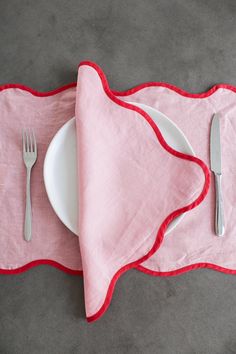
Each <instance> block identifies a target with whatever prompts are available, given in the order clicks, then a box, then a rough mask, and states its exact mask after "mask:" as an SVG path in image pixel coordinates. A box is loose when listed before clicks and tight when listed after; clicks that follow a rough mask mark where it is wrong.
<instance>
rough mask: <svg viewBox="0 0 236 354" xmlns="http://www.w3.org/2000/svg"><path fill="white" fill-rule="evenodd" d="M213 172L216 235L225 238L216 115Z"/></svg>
mask: <svg viewBox="0 0 236 354" xmlns="http://www.w3.org/2000/svg"><path fill="white" fill-rule="evenodd" d="M210 141H211V142H210V160H211V171H212V172H213V173H214V175H215V203H216V205H215V233H216V235H217V236H223V235H224V232H225V224H224V208H223V198H222V188H221V178H222V170H221V144H220V115H219V113H216V114H215V115H214V116H213V118H212V122H211V139H210Z"/></svg>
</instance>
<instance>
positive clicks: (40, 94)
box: [0, 82, 76, 97]
mask: <svg viewBox="0 0 236 354" xmlns="http://www.w3.org/2000/svg"><path fill="white" fill-rule="evenodd" d="M73 87H76V82H72V83H70V84H67V85H64V86H61V87H58V88H57V89H55V90H51V91H47V92H40V91H37V90H34V89H32V88H31V87H28V86H25V85H21V84H6V85H0V91H3V90H9V89H20V90H23V91H27V92H29V93H31V94H32V95H34V96H37V97H48V96H53V95H56V94H57V93H60V92H63V91H65V90H68V89H70V88H73Z"/></svg>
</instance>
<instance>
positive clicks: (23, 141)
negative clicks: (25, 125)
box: [22, 129, 26, 152]
mask: <svg viewBox="0 0 236 354" xmlns="http://www.w3.org/2000/svg"><path fill="white" fill-rule="evenodd" d="M22 144H23V151H24V152H26V149H25V130H24V129H23V130H22Z"/></svg>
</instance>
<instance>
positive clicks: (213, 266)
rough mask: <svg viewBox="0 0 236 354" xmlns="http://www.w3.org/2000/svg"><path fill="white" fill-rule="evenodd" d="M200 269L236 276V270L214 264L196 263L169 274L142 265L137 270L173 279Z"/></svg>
mask: <svg viewBox="0 0 236 354" xmlns="http://www.w3.org/2000/svg"><path fill="white" fill-rule="evenodd" d="M199 268H209V269H213V270H217V271H218V272H222V273H226V274H236V270H233V269H228V268H224V267H221V266H218V265H216V264H212V263H195V264H191V265H188V266H185V267H182V268H179V269H176V270H171V271H169V272H157V271H155V270H150V269H148V268H146V267H144V266H142V265H139V266H138V267H137V268H136V269H138V270H140V271H141V272H143V273H146V274H148V275H152V276H155V277H171V276H176V275H180V274H183V273H186V272H189V271H191V270H194V269H199Z"/></svg>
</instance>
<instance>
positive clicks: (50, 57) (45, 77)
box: [0, 0, 236, 354]
mask: <svg viewBox="0 0 236 354" xmlns="http://www.w3.org/2000/svg"><path fill="white" fill-rule="evenodd" d="M0 48H1V55H0V82H1V83H8V82H12V83H16V82H17V83H23V84H25V85H29V86H31V87H33V88H35V89H39V90H49V89H53V88H56V87H57V86H59V85H63V84H66V83H69V82H71V81H75V80H76V68H77V64H78V63H79V62H80V61H81V60H84V59H91V60H93V61H96V62H97V63H98V64H100V65H101V66H102V67H103V69H104V70H105V72H106V73H107V75H108V78H109V80H110V83H111V86H112V87H113V88H114V89H118V90H122V89H127V88H130V87H131V86H133V85H136V84H139V83H141V82H143V81H149V80H157V81H167V82H170V83H172V84H175V85H177V86H180V87H182V88H183V89H185V90H189V91H191V92H200V91H203V90H206V89H208V88H209V87H210V86H211V85H212V84H215V83H219V82H228V83H231V84H234V85H236V2H235V1H234V0H215V1H214V0H145V1H143V0H127V1H124V0H119V1H108V0H101V1H98V0H97V1H92V0H87V1H85V0H84V1H82V0H70V1H64V0H49V1H46V0H39V1H36V0H31V1H30V0H21V1H20V0H19V1H17V0H1V1H0ZM84 316H85V314H84V305H83V283H82V279H81V278H80V277H76V276H69V275H67V274H64V273H62V272H60V271H58V270H56V269H53V268H50V267H48V266H41V267H38V268H35V269H32V270H30V271H29V272H27V273H24V274H21V275H15V276H4V275H1V276H0V354H77V353H81V354H87V353H88V354H97V353H98V354H119V353H132V354H136V353H144V354H149V353H150V354H152V353H154V354H235V353H236V336H235V333H236V277H235V276H230V275H224V274H219V273H216V272H214V271H210V270H199V271H195V272H192V273H188V274H185V275H182V276H179V277H173V278H152V277H149V276H146V275H144V274H141V273H138V272H136V271H130V272H128V273H127V274H125V275H124V276H123V277H122V278H121V279H120V280H119V281H118V284H117V287H116V290H115V294H114V298H113V301H112V305H111V307H110V309H109V311H108V312H107V313H106V315H105V316H104V317H103V318H102V319H101V320H99V321H98V322H96V323H94V324H87V322H86V321H85V319H84Z"/></svg>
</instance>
